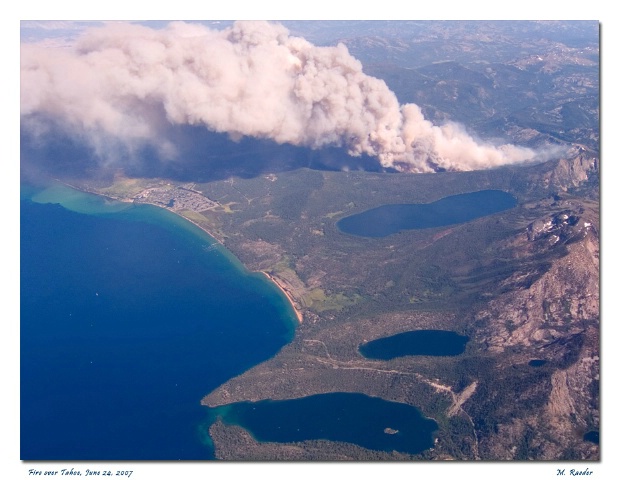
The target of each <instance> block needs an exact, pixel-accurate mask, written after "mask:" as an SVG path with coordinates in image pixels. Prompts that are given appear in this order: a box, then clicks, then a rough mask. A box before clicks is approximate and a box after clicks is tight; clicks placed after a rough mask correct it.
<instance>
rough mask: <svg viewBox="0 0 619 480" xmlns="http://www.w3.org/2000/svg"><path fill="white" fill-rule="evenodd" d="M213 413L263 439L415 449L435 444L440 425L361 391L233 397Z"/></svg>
mask: <svg viewBox="0 0 619 480" xmlns="http://www.w3.org/2000/svg"><path fill="white" fill-rule="evenodd" d="M212 415H214V416H220V417H221V418H222V420H223V421H224V422H225V423H228V424H233V425H239V426H241V427H243V428H245V429H247V430H248V431H249V432H250V433H251V434H252V436H253V437H254V438H255V439H256V440H258V441H261V442H285V443H287V442H301V441H305V440H332V441H338V442H348V443H353V444H355V445H359V446H361V447H364V448H367V449H371V450H384V451H393V450H396V451H398V452H404V453H410V454H416V453H420V452H422V451H424V450H426V449H428V448H431V447H432V446H433V445H434V439H433V432H434V431H435V430H437V429H438V424H437V423H436V422H435V421H434V420H432V419H428V418H425V417H424V416H423V415H422V414H421V412H420V411H419V410H418V409H416V408H415V407H412V406H410V405H406V404H404V403H397V402H389V401H386V400H383V399H380V398H376V397H370V396H367V395H363V394H360V393H343V392H336V393H325V394H321V395H312V396H308V397H303V398H297V399H292V400H279V401H274V400H263V401H259V402H240V403H233V404H230V405H225V406H223V407H218V408H215V409H213V410H212Z"/></svg>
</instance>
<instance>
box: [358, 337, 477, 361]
mask: <svg viewBox="0 0 619 480" xmlns="http://www.w3.org/2000/svg"><path fill="white" fill-rule="evenodd" d="M468 341H469V338H468V337H467V336H464V335H458V334H457V333H456V332H451V331H448V330H413V331H410V332H403V333H398V334H396V335H392V336H390V337H383V338H378V339H376V340H372V341H370V342H367V343H364V344H362V345H360V346H359V352H360V353H361V355H363V356H364V357H366V358H371V359H375V360H391V359H393V358H397V357H404V356H406V355H429V356H434V357H442V356H449V357H453V356H456V355H460V354H461V353H463V352H464V350H465V348H466V344H467V342H468Z"/></svg>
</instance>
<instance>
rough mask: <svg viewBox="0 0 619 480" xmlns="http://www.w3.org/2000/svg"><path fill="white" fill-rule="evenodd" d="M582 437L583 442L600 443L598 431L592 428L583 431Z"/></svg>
mask: <svg viewBox="0 0 619 480" xmlns="http://www.w3.org/2000/svg"><path fill="white" fill-rule="evenodd" d="M582 439H583V440H584V441H585V442H592V443H595V444H596V445H599V444H600V432H598V431H597V430H592V431H590V432H587V433H585V434H584V435H583V437H582Z"/></svg>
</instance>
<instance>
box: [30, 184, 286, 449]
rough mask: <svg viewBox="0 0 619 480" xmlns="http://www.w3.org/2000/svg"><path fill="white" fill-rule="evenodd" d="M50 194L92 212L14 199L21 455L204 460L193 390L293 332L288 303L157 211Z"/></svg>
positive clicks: (233, 371) (201, 411) (235, 370)
mask: <svg viewBox="0 0 619 480" xmlns="http://www.w3.org/2000/svg"><path fill="white" fill-rule="evenodd" d="M29 196H30V195H26V197H29ZM52 196H54V197H58V192H56V194H54V195H52ZM40 197H41V195H39V199H38V201H41V198H40ZM43 197H45V195H43ZM60 197H63V198H64V199H65V200H66V203H67V205H70V206H72V208H74V209H76V210H80V209H81V210H84V211H88V212H90V213H89V214H82V213H76V212H74V211H69V210H67V209H65V208H63V207H62V206H60V205H56V204H49V203H46V204H39V203H34V202H32V201H30V200H29V199H28V198H22V201H21V217H20V218H21V261H20V267H21V301H20V307H21V345H20V347H21V458H22V459H39V460H50V459H63V460H85V459H93V460H94V459H99V460H112V459H113V460H120V459H126V460H138V459H147V460H156V459H162V460H168V459H204V458H212V454H213V452H212V450H211V448H212V446H210V445H209V441H208V440H209V439H208V438H201V437H200V429H199V427H200V425H201V424H202V423H204V420H205V418H206V416H207V412H206V411H205V408H204V407H202V406H200V400H201V398H202V397H203V396H204V395H205V394H207V393H209V392H210V391H211V390H213V389H214V388H216V387H217V386H219V385H220V384H221V383H223V382H225V381H226V380H228V379H230V378H231V377H234V376H236V375H238V374H240V373H241V372H243V371H245V370H247V369H248V368H250V367H252V366H253V365H256V364H257V363H260V362H262V361H264V360H266V359H267V358H269V357H271V356H273V355H274V354H275V353H276V352H277V351H278V350H279V349H280V348H281V347H282V346H283V345H285V344H286V343H287V342H289V341H290V340H291V338H292V336H293V333H294V323H293V322H294V320H293V319H294V316H293V313H292V311H291V308H290V305H289V304H288V303H287V302H286V300H285V298H284V297H283V295H282V294H281V292H279V290H277V289H276V288H275V287H274V286H273V285H271V284H270V283H269V282H267V281H265V280H264V278H263V277H261V276H258V275H250V274H248V273H247V272H245V271H243V270H241V269H239V265H238V263H234V262H232V261H231V259H230V256H229V254H226V253H225V252H222V251H221V250H218V249H217V248H212V247H210V245H211V244H212V240H211V239H210V237H208V236H206V235H205V234H203V232H201V231H200V230H199V229H197V228H196V227H194V226H193V225H191V224H190V223H188V222H185V221H183V220H182V219H179V217H177V216H175V215H173V214H171V213H169V212H167V211H164V210H161V209H157V208H156V207H150V206H145V205H143V206H128V205H120V204H117V203H114V202H107V201H104V200H102V199H101V198H100V197H94V196H86V195H84V194H81V193H75V192H70V191H66V192H65V191H63V192H61V193H60ZM35 198H36V197H35Z"/></svg>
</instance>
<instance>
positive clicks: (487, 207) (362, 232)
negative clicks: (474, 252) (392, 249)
mask: <svg viewBox="0 0 619 480" xmlns="http://www.w3.org/2000/svg"><path fill="white" fill-rule="evenodd" d="M517 203H518V202H517V200H516V198H515V197H514V196H513V195H511V194H509V193H507V192H503V191H501V190H482V191H479V192H471V193H463V194H460V195H452V196H450V197H445V198H441V199H440V200H437V201H436V202H433V203H413V204H393V205H382V206H380V207H377V208H373V209H371V210H366V211H365V212H361V213H358V214H356V215H351V216H349V217H345V218H342V219H341V220H340V221H338V222H337V227H338V228H339V229H340V231H342V232H344V233H348V234H350V235H358V236H362V237H386V236H388V235H392V234H394V233H398V232H400V231H402V230H418V229H422V228H435V227H445V226H448V225H455V224H458V223H465V222H469V221H471V220H475V219H476V218H481V217H485V216H487V215H491V214H493V213H497V212H502V211H504V210H508V209H510V208H513V207H515V206H516V205H517Z"/></svg>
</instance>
